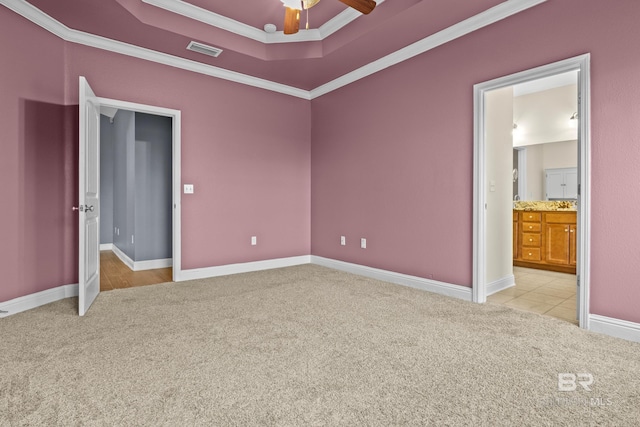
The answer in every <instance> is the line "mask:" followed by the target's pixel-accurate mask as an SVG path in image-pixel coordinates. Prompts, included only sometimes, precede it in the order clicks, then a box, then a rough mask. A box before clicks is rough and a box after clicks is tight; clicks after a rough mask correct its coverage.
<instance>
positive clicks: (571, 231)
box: [569, 225, 578, 265]
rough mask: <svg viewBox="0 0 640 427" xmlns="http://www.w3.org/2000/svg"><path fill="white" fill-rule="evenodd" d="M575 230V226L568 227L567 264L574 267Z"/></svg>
mask: <svg viewBox="0 0 640 427" xmlns="http://www.w3.org/2000/svg"><path fill="white" fill-rule="evenodd" d="M577 233H578V231H577V229H576V226H575V225H572V226H570V227H569V264H570V265H576V264H577V263H576V251H577V246H578V245H577V244H576V240H577V239H576V236H577Z"/></svg>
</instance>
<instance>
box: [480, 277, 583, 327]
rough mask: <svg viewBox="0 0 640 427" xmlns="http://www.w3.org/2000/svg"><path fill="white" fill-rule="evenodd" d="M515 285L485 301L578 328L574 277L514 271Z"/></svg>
mask: <svg viewBox="0 0 640 427" xmlns="http://www.w3.org/2000/svg"><path fill="white" fill-rule="evenodd" d="M513 274H514V276H515V279H516V280H515V281H516V285H515V286H512V287H510V288H507V289H505V290H503V291H500V292H497V293H495V294H493V295H490V296H489V297H488V298H487V301H488V302H490V303H493V304H501V305H506V306H508V307H513V308H517V309H520V310H524V311H530V312H534V313H538V314H544V315H547V316H552V317H556V318H558V319H562V320H565V321H567V322H571V323H573V324H576V325H577V324H578V320H577V317H576V275H575V274H565V273H557V272H555V271H546V270H535V269H532V268H522V267H513Z"/></svg>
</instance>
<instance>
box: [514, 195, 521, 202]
mask: <svg viewBox="0 0 640 427" xmlns="http://www.w3.org/2000/svg"><path fill="white" fill-rule="evenodd" d="M519 200H520V195H519V194H516V195H515V196H513V201H514V202H517V201H519Z"/></svg>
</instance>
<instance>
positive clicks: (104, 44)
mask: <svg viewBox="0 0 640 427" xmlns="http://www.w3.org/2000/svg"><path fill="white" fill-rule="evenodd" d="M546 1H547V0H508V1H506V2H504V3H501V4H499V5H497V6H495V7H493V8H491V9H488V10H486V11H484V12H482V13H479V14H478V15H475V16H473V17H471V18H469V19H466V20H464V21H461V22H459V23H457V24H455V25H452V26H451V27H449V28H446V29H444V30H442V31H440V32H438V33H436V34H433V35H431V36H428V37H425V38H424V39H422V40H419V41H417V42H415V43H413V44H411V45H409V46H407V47H404V48H402V49H400V50H398V51H396V52H394V53H391V54H389V55H387V56H385V57H383V58H380V59H378V60H376V61H373V62H371V63H369V64H367V65H364V66H362V67H360V68H358V69H356V70H354V71H352V72H350V73H347V74H345V75H343V76H341V77H338V78H337V79H334V80H332V81H330V82H328V83H325V84H323V85H321V86H318V87H317V88H315V89H312V90H311V91H307V90H304V89H299V88H296V87H293V86H288V85H284V84H281V83H276V82H272V81H269V80H266V79H261V78H258V77H253V76H249V75H247V74H242V73H238V72H236V71H230V70H225V69H223V68H220V67H215V66H212V65H206V64H202V63H200V62H196V61H192V60H189V59H184V58H179V57H177V56H173V55H169V54H166V53H162V52H157V51H154V50H151V49H146V48H142V47H139V46H135V45H131V44H128V43H123V42H120V41H116V40H111V39H107V38H105V37H101V36H96V35H93V34H88V33H84V32H82V31H77V30H73V29H70V28H69V27H67V26H65V25H64V24H62V23H60V22H58V21H57V20H55V19H53V18H52V17H50V16H49V15H47V14H45V13H44V12H42V11H40V10H39V9H37V8H36V7H34V6H32V5H31V4H29V3H27V2H26V1H24V0H0V4H3V5H5V6H6V7H7V8H9V9H11V10H12V11H14V12H16V13H17V14H19V15H21V16H23V17H25V18H27V19H28V20H30V21H31V22H33V23H35V24H37V25H39V26H40V27H42V28H44V29H45V30H47V31H49V32H51V33H53V34H55V35H57V36H58V37H60V38H61V39H63V40H66V41H68V42H72V43H78V44H83V45H85V46H90V47H94V48H98V49H103V50H107V51H110V52H115V53H120V54H122V55H127V56H131V57H134V58H140V59H144V60H147V61H152V62H156V63H159V64H164V65H168V66H171V67H175V68H180V69H183V70H187V71H192V72H195V73H200V74H204V75H208V76H211V77H215V78H219V79H223V80H228V81H232V82H236V83H240V84H244V85H248V86H253V87H257V88H261V89H265V90H270V91H273V92H277V93H282V94H285V95H290V96H293V97H297V98H302V99H306V100H312V99H315V98H317V97H319V96H322V95H325V94H327V93H329V92H332V91H334V90H336V89H339V88H341V87H343V86H346V85H348V84H350V83H353V82H355V81H358V80H360V79H362V78H364V77H367V76H370V75H371V74H374V73H377V72H378V71H381V70H384V69H385V68H388V67H391V66H393V65H395V64H398V63H400V62H403V61H406V60H407V59H410V58H413V57H414V56H417V55H420V54H421V53H424V52H427V51H428V50H431V49H433V48H435V47H438V46H440V45H442V44H444V43H447V42H449V41H451V40H454V39H457V38H459V37H462V36H464V35H466V34H469V33H471V32H473V31H475V30H477V29H480V28H483V27H485V26H487V25H490V24H493V23H494V22H497V21H500V20H502V19H505V18H507V17H509V16H511V15H514V14H516V13H519V12H522V11H524V10H526V9H529V8H531V7H534V6H537V5H538V4H540V3H544V2H546Z"/></svg>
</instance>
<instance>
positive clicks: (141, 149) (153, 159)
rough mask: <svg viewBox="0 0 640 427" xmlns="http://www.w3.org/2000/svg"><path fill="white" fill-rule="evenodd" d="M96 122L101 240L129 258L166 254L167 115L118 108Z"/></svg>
mask: <svg viewBox="0 0 640 427" xmlns="http://www.w3.org/2000/svg"><path fill="white" fill-rule="evenodd" d="M100 125H101V129H100V135H101V142H100V154H101V161H100V163H101V171H100V178H101V181H100V191H101V193H102V197H103V199H102V201H101V228H100V243H113V244H114V245H115V246H117V248H118V249H120V250H121V251H122V252H124V253H125V254H126V255H127V256H128V257H129V258H130V259H131V260H133V261H147V260H155V259H166V258H171V257H172V252H173V250H172V209H171V204H172V194H171V181H172V152H171V150H172V121H171V119H170V118H168V117H162V116H154V115H150V114H143V113H134V112H132V111H125V110H119V111H118V113H117V114H116V116H115V118H114V122H113V123H110V122H109V119H108V118H107V117H105V116H101V123H100ZM115 229H118V230H119V234H117V233H115V231H114V230H115ZM132 237H133V243H132Z"/></svg>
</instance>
